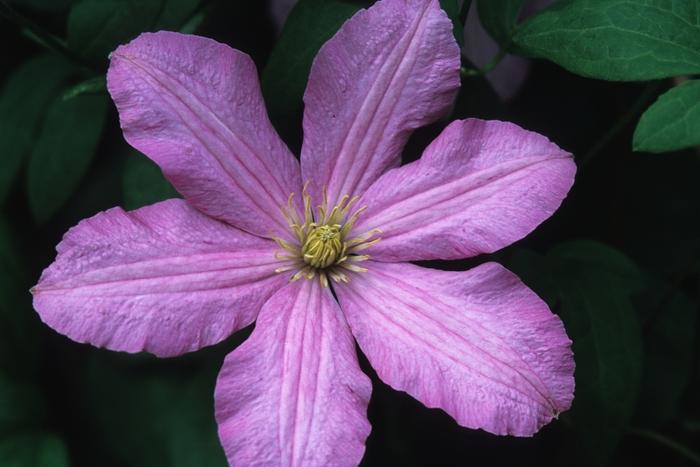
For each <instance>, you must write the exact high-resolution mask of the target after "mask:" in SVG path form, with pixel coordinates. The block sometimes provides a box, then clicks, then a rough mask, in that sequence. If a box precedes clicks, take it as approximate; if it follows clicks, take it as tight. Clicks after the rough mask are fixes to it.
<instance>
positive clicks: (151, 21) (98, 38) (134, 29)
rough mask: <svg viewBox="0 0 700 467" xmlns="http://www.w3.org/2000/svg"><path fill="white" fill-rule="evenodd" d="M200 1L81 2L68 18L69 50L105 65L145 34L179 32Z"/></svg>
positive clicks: (118, 0)
mask: <svg viewBox="0 0 700 467" xmlns="http://www.w3.org/2000/svg"><path fill="white" fill-rule="evenodd" d="M200 1H201V0H140V1H138V2H135V1H133V0H82V1H80V2H77V3H76V4H75V5H73V7H72V8H71V11H70V15H69V16H68V47H69V48H70V49H72V50H74V51H75V52H77V53H78V54H79V55H80V56H82V57H85V58H87V59H90V60H96V61H106V60H107V56H108V55H109V53H110V52H112V51H113V50H114V49H115V48H116V47H117V46H118V45H119V44H123V43H126V42H128V41H130V40H131V39H133V38H134V37H136V36H137V35H139V33H141V32H143V31H155V30H160V29H173V30H177V29H180V28H181V27H182V26H183V25H184V24H185V23H186V22H187V20H188V19H189V18H190V16H192V15H193V14H194V12H195V10H196V9H197V7H198V6H199V3H200Z"/></svg>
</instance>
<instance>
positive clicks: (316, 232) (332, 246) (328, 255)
mask: <svg viewBox="0 0 700 467" xmlns="http://www.w3.org/2000/svg"><path fill="white" fill-rule="evenodd" d="M301 253H302V255H303V257H304V262H305V263H306V264H309V265H310V266H313V267H315V268H321V269H323V268H326V267H328V266H330V265H332V264H334V263H335V262H336V260H337V259H338V258H340V257H341V256H343V254H344V253H345V245H344V244H343V239H342V237H341V235H340V226H339V225H337V224H336V225H320V226H315V227H313V228H312V229H311V232H309V234H308V235H307V237H306V241H305V242H304V245H303V246H302V247H301Z"/></svg>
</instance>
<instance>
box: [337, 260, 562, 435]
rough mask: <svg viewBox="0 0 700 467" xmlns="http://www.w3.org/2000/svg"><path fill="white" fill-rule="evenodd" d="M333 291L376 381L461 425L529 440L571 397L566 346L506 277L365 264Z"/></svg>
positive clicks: (530, 296)
mask: <svg viewBox="0 0 700 467" xmlns="http://www.w3.org/2000/svg"><path fill="white" fill-rule="evenodd" d="M367 268H368V269H369V272H367V273H365V274H355V275H353V278H352V280H351V281H350V283H349V284H347V285H346V284H343V285H341V286H338V287H336V293H337V295H338V299H339V301H340V304H341V307H342V309H343V311H344V313H345V316H346V319H347V320H348V323H349V324H350V327H351V329H352V332H353V335H354V336H355V339H357V342H358V344H359V345H360V348H361V349H362V351H363V352H364V354H365V355H366V356H367V358H368V359H369V361H370V363H371V364H372V366H373V367H374V368H375V370H377V374H378V375H379V377H380V378H381V379H382V380H384V381H385V382H386V383H387V384H389V385H390V386H392V387H393V388H395V389H398V390H402V391H406V392H407V393H409V394H410V395H412V396H413V397H415V398H416V399H418V400H419V401H420V402H422V403H423V404H425V405H426V406H428V407H437V408H441V409H443V410H444V411H445V412H447V413H448V414H450V415H451V416H452V417H454V418H455V420H456V421H457V422H458V423H459V424H460V425H463V426H466V427H469V428H482V429H484V430H486V431H489V432H491V433H495V434H501V435H505V434H510V435H517V436H529V435H532V434H533V433H535V432H536V431H537V430H538V429H539V428H540V427H542V426H543V425H544V424H546V423H548V422H549V421H550V420H552V419H553V418H556V417H557V415H558V414H559V413H560V412H562V411H564V410H566V409H568V408H569V406H570V405H571V401H572V398H573V386H574V379H573V370H574V363H573V358H572V353H571V349H570V345H571V341H570V340H569V339H568V337H567V336H566V333H565V331H564V327H563V325H562V323H561V321H560V320H559V318H557V317H556V316H555V315H553V314H552V313H551V312H550V311H549V309H548V307H547V305H546V304H545V303H544V302H543V301H542V300H540V299H539V298H538V297H537V296H536V295H535V294H534V293H533V292H532V291H530V290H529V289H528V288H527V287H526V286H525V285H523V284H522V283H521V282H520V280H519V279H518V278H517V277H516V276H515V275H514V274H512V273H511V272H509V271H507V270H506V269H505V268H503V267H501V266H500V265H498V264H495V263H488V264H484V265H481V266H479V267H477V268H474V269H472V270H470V271H467V272H445V271H436V270H432V269H425V268H421V267H418V266H414V265H412V264H409V263H403V264H396V263H380V262H369V264H367Z"/></svg>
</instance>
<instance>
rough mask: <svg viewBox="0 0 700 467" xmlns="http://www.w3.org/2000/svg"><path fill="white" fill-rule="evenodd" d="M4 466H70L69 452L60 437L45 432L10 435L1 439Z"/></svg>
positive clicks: (2, 463) (1, 456) (1, 457)
mask: <svg viewBox="0 0 700 467" xmlns="http://www.w3.org/2000/svg"><path fill="white" fill-rule="evenodd" d="M0 465H2V467H68V465H69V462H68V452H67V450H66V446H65V445H64V444H63V441H61V439H60V438H58V437H57V436H55V435H51V434H45V433H31V434H22V435H15V436H10V437H7V438H2V439H1V440H0Z"/></svg>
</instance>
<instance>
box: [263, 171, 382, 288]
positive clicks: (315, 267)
mask: <svg viewBox="0 0 700 467" xmlns="http://www.w3.org/2000/svg"><path fill="white" fill-rule="evenodd" d="M308 186H309V183H308V182H306V183H305V184H304V187H303V189H302V200H303V211H304V212H303V219H302V218H300V215H299V213H298V211H297V208H296V206H295V203H294V194H293V193H292V194H291V195H289V198H288V200H287V206H285V207H283V208H281V210H282V213H283V214H284V216H285V218H286V219H287V223H288V225H289V228H290V230H291V232H292V233H293V234H294V239H295V241H294V242H290V241H287V240H283V239H282V238H279V237H273V239H274V240H275V242H277V244H278V245H279V246H280V248H282V249H283V250H285V251H283V252H277V253H275V258H276V259H277V260H279V261H283V262H286V263H287V264H283V265H281V266H280V267H278V268H277V269H275V272H278V273H282V272H288V271H296V272H295V273H294V274H293V275H292V276H291V278H290V281H297V280H299V279H301V278H306V279H313V278H315V277H316V274H318V277H319V281H320V283H321V285H322V286H323V287H328V286H329V282H330V280H333V281H334V282H336V283H341V282H349V281H350V276H348V274H346V272H344V271H351V272H355V273H362V272H367V268H363V267H360V266H358V265H356V264H355V263H359V262H362V261H367V260H368V259H369V258H370V256H369V255H360V254H357V253H358V252H359V251H362V250H365V249H367V248H369V247H371V246H372V245H375V244H377V242H379V241H380V238H377V237H376V236H377V235H378V234H380V233H381V231H380V230H379V229H372V230H370V231H367V232H365V233H363V234H361V235H357V236H355V237H353V238H350V239H349V238H348V236H349V235H350V232H351V230H352V228H353V226H354V224H355V222H356V221H357V219H358V217H359V216H360V214H362V212H364V211H365V209H367V206H361V207H359V208H357V209H355V210H354V211H353V208H354V207H355V205H356V203H357V202H358V200H359V199H360V198H359V197H358V196H352V197H351V196H349V195H345V196H343V197H342V198H340V200H339V201H338V203H337V204H336V205H335V206H333V207H332V208H330V209H329V206H328V190H327V189H326V188H325V187H324V188H323V192H322V201H321V204H320V205H318V206H317V207H316V212H317V213H318V218H314V213H313V210H312V209H311V206H312V200H311V195H310V194H309V193H308ZM351 212H352V214H350V213H351ZM297 242H298V243H297Z"/></svg>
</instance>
